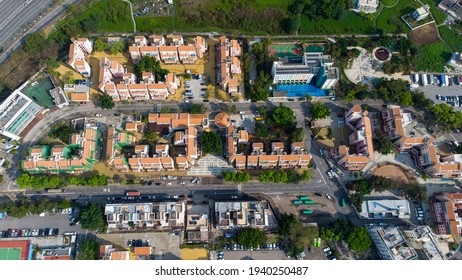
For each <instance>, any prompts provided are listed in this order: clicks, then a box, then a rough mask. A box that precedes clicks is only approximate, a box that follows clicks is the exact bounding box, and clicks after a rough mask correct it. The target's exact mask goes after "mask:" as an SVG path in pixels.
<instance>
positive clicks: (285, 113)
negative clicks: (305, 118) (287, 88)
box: [271, 104, 296, 128]
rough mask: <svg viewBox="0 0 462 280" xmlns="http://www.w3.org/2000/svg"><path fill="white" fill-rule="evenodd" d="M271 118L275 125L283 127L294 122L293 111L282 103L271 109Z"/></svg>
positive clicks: (290, 125)
mask: <svg viewBox="0 0 462 280" xmlns="http://www.w3.org/2000/svg"><path fill="white" fill-rule="evenodd" d="M271 118H272V119H273V121H274V123H275V124H276V125H278V126H280V127H284V128H288V127H293V126H294V124H295V123H296V120H295V114H294V111H293V110H292V109H290V108H289V107H286V106H284V105H282V104H279V107H277V108H276V109H275V110H274V111H273V114H271Z"/></svg>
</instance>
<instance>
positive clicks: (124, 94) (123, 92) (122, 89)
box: [116, 84, 131, 100]
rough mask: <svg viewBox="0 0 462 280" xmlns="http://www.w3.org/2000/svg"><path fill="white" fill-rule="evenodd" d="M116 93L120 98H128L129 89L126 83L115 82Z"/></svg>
mask: <svg viewBox="0 0 462 280" xmlns="http://www.w3.org/2000/svg"><path fill="white" fill-rule="evenodd" d="M116 88H117V93H118V95H119V98H120V100H128V99H129V98H130V97H131V95H130V90H129V89H128V85H126V84H117V86H116Z"/></svg>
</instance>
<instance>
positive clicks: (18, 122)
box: [0, 83, 43, 140]
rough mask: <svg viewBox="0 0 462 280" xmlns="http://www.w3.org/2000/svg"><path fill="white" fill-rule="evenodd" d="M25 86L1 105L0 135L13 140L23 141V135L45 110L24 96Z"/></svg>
mask: <svg viewBox="0 0 462 280" xmlns="http://www.w3.org/2000/svg"><path fill="white" fill-rule="evenodd" d="M26 85H27V83H25V84H23V85H22V86H21V87H20V88H18V89H16V90H15V91H14V92H13V93H11V94H10V96H8V97H7V98H6V99H5V100H4V101H3V102H2V103H1V104H0V134H2V135H4V136H6V137H8V138H11V139H13V140H19V139H21V133H22V132H23V131H25V129H26V128H27V126H28V125H29V124H30V123H31V122H32V121H33V120H34V119H35V118H36V116H37V115H38V114H39V113H41V112H42V111H43V108H42V107H41V106H39V105H38V104H37V103H35V102H34V101H32V99H30V98H29V97H27V96H26V95H24V94H23V93H22V92H21V90H22V89H23V88H24V87H25V86H26Z"/></svg>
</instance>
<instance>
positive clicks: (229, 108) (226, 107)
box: [223, 103, 237, 114]
mask: <svg viewBox="0 0 462 280" xmlns="http://www.w3.org/2000/svg"><path fill="white" fill-rule="evenodd" d="M223 112H225V113H228V114H237V108H236V105H234V104H233V105H228V104H226V103H223Z"/></svg>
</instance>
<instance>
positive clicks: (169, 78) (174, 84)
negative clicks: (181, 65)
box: [165, 73, 180, 94]
mask: <svg viewBox="0 0 462 280" xmlns="http://www.w3.org/2000/svg"><path fill="white" fill-rule="evenodd" d="M165 85H166V86H167V90H168V92H169V93H170V94H175V92H176V90H177V89H178V88H179V87H180V80H179V79H178V78H177V77H176V76H175V74H171V73H169V74H167V75H166V76H165Z"/></svg>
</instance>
